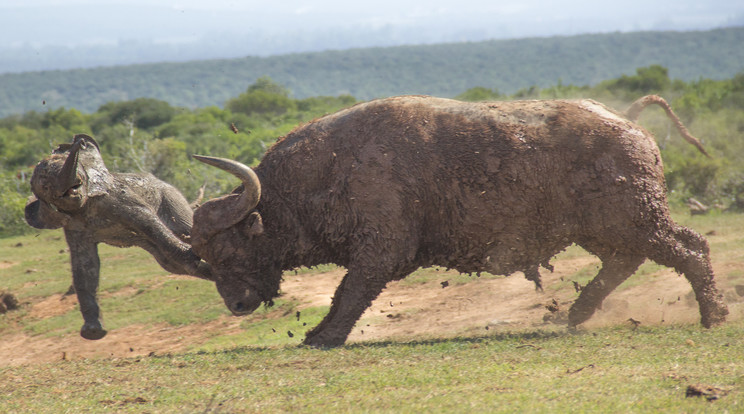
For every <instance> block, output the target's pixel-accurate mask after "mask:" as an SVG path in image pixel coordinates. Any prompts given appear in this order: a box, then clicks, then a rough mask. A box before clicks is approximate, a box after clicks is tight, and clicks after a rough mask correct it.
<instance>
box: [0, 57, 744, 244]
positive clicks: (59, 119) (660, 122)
mask: <svg viewBox="0 0 744 414" xmlns="http://www.w3.org/2000/svg"><path fill="white" fill-rule="evenodd" d="M652 93H653V94H659V95H661V96H662V97H664V98H665V99H666V100H667V101H668V102H669V103H670V104H671V105H672V107H673V108H674V110H675V112H676V113H677V114H678V115H679V116H680V117H681V119H682V121H683V123H684V124H685V125H686V126H687V127H688V129H689V130H690V132H691V133H692V134H693V135H695V136H697V137H698V138H700V139H701V140H702V142H703V144H704V146H705V147H706V149H707V150H708V152H709V153H710V154H711V155H712V158H705V157H703V156H701V154H699V153H698V152H697V151H696V150H695V149H694V148H693V147H692V146H691V145H689V144H687V143H686V142H685V141H684V140H683V139H682V138H681V137H679V136H678V134H677V131H676V130H675V129H674V128H673V125H672V124H671V123H670V121H669V120H668V119H667V118H666V116H665V114H664V112H663V111H662V110H661V109H659V108H657V107H655V106H654V107H650V108H648V109H647V110H646V111H644V113H643V114H642V115H641V118H640V120H639V123H640V124H641V125H643V126H644V127H645V128H646V129H648V130H650V131H651V132H652V133H653V134H654V135H655V136H656V138H657V142H658V143H659V146H660V148H661V149H662V157H663V160H664V163H665V171H666V177H667V185H668V188H669V191H670V199H671V201H672V202H673V203H678V204H681V203H683V202H684V201H685V200H687V199H688V198H689V197H695V198H697V199H698V200H700V201H702V202H704V203H706V204H708V205H715V206H718V207H719V208H721V209H727V210H731V211H741V210H744V167H742V166H744V139H742V132H744V72H741V73H739V74H738V75H736V76H734V77H733V78H730V79H723V80H711V79H703V78H701V79H698V80H694V81H682V80H678V79H671V78H670V77H669V73H668V70H667V68H665V67H663V66H659V65H652V66H648V67H641V68H638V69H637V70H636V73H635V74H634V75H622V76H620V77H618V78H616V79H611V80H606V81H602V82H599V83H597V84H596V85H594V86H576V85H570V84H564V83H563V82H558V84H557V85H554V86H550V87H539V86H532V87H529V88H525V89H521V90H518V91H516V92H515V93H512V94H504V93H501V92H500V91H499V90H497V89H491V88H486V87H473V88H470V89H467V90H464V91H462V92H461V93H460V94H459V95H457V96H456V98H457V99H461V100H466V101H482V100H510V99H552V98H593V99H596V100H598V101H600V102H602V103H604V104H606V105H608V106H611V107H613V108H616V109H618V110H624V109H625V108H626V107H627V105H628V104H629V103H631V102H632V101H634V100H635V99H637V98H639V97H641V96H643V95H647V94H652ZM355 102H357V100H356V99H355V98H354V97H352V96H350V95H339V96H318V97H309V98H303V99H297V98H295V97H294V96H293V94H292V92H291V91H290V90H289V89H287V88H286V87H285V86H283V85H281V84H278V83H277V82H275V81H273V80H272V79H270V78H267V77H262V78H259V79H258V80H256V81H255V82H254V83H253V84H251V85H250V86H249V87H248V88H247V90H245V91H244V92H243V93H240V94H239V95H237V96H235V97H233V98H229V99H228V100H227V101H226V102H225V103H224V106H223V107H222V108H220V107H217V106H208V107H202V108H195V109H194V108H184V107H177V106H173V105H171V104H169V103H167V102H165V101H162V100H158V99H154V98H137V99H134V100H125V101H114V100H112V101H111V102H108V103H104V104H103V105H101V106H100V107H98V109H97V110H95V112H92V113H84V112H81V111H80V110H78V109H74V108H56V109H49V110H47V111H45V112H37V111H28V112H25V113H23V114H18V115H11V116H7V117H5V118H2V119H0V237H7V236H11V235H17V234H21V233H24V232H30V231H33V229H32V228H31V227H29V226H28V225H26V223H25V221H24V220H23V207H24V205H25V202H26V198H27V197H28V196H29V195H30V194H31V191H30V188H29V184H28V181H29V178H30V175H31V173H32V171H33V168H34V166H35V165H36V163H37V162H38V161H39V160H41V159H42V158H44V157H46V156H47V155H48V154H49V153H50V152H51V151H52V149H54V148H56V146H57V145H58V144H61V143H64V142H69V141H70V139H71V138H72V136H73V135H74V134H77V133H88V134H91V135H93V136H94V137H95V139H96V140H97V141H98V143H99V144H100V146H101V150H102V152H103V157H104V161H105V162H106V165H107V166H108V168H109V169H110V170H111V171H118V172H137V171H139V172H150V173H152V174H154V175H155V176H157V177H158V178H160V179H162V180H165V181H167V182H169V183H171V184H173V185H175V186H176V187H177V188H179V189H180V190H181V191H182V192H183V193H184V194H185V195H186V197H187V198H188V199H194V198H195V197H196V195H197V193H198V189H199V187H201V186H202V185H203V184H206V185H207V188H206V194H207V196H210V195H215V194H218V193H221V192H226V191H229V190H231V189H232V187H233V186H234V185H235V182H234V180H231V179H230V178H229V177H224V174H219V172H218V171H217V170H216V169H214V168H209V167H206V166H204V165H202V164H201V163H197V162H193V161H192V160H191V158H190V156H191V155H192V154H208V155H215V156H221V157H227V158H232V159H236V160H239V161H241V162H243V163H246V164H248V165H255V164H257V163H258V162H259V160H260V159H261V157H262V155H263V153H264V152H265V151H266V149H267V148H268V147H269V146H271V145H272V144H273V143H274V142H275V140H276V139H277V138H278V137H280V136H283V135H285V134H287V133H288V132H289V131H291V130H292V129H293V128H294V127H296V126H297V125H299V124H301V123H303V122H307V121H309V120H312V119H314V118H317V117H319V116H322V115H324V114H327V113H331V112H334V111H336V110H339V109H341V108H344V107H348V106H351V105H352V104H354V103H355Z"/></svg>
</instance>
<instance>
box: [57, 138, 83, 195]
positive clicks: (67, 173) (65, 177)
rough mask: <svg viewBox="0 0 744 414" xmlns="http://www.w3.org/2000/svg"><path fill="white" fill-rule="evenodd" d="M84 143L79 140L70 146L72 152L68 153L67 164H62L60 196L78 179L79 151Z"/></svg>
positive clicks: (58, 185) (58, 191)
mask: <svg viewBox="0 0 744 414" xmlns="http://www.w3.org/2000/svg"><path fill="white" fill-rule="evenodd" d="M82 145H83V141H82V140H77V141H76V142H75V143H74V144H73V145H72V147H70V153H69V155H67V159H66V160H65V164H64V165H63V166H62V171H60V172H59V178H58V181H57V194H58V195H59V196H62V195H63V194H64V193H66V192H67V190H69V189H70V188H72V187H73V186H74V185H75V181H76V180H77V165H78V152H79V151H80V148H81V147H82Z"/></svg>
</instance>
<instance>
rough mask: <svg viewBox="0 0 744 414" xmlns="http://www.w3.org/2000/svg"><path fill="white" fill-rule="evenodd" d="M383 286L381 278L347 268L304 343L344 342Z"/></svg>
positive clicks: (325, 343)
mask: <svg viewBox="0 0 744 414" xmlns="http://www.w3.org/2000/svg"><path fill="white" fill-rule="evenodd" d="M385 285H386V282H384V281H382V280H380V279H377V278H373V277H365V273H363V272H359V271H353V270H349V272H347V273H346V275H345V276H344V278H343V280H342V281H341V284H340V285H339V286H338V288H337V289H336V293H335V294H334V295H333V300H332V303H331V309H330V311H329V312H328V314H327V315H326V316H325V318H323V320H322V321H321V322H320V324H318V326H316V327H314V328H313V329H311V330H310V331H308V332H307V334H306V336H305V341H304V344H305V345H310V346H314V347H318V348H324V347H336V346H341V345H343V344H344V342H346V338H347V337H348V336H349V333H351V330H352V329H353V328H354V325H355V324H356V322H357V320H359V318H360V317H361V316H362V314H363V313H364V311H365V310H367V308H369V307H370V305H372V301H374V300H375V299H376V298H377V296H379V295H380V292H382V289H384V288H385Z"/></svg>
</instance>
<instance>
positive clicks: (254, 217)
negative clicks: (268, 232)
mask: <svg viewBox="0 0 744 414" xmlns="http://www.w3.org/2000/svg"><path fill="white" fill-rule="evenodd" d="M263 231H264V227H263V220H262V219H261V215H260V214H258V212H257V211H254V212H252V213H251V214H249V215H248V217H246V219H245V227H244V228H243V234H245V235H246V236H258V235H260V234H263Z"/></svg>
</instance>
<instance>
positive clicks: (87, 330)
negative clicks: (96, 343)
mask: <svg viewBox="0 0 744 414" xmlns="http://www.w3.org/2000/svg"><path fill="white" fill-rule="evenodd" d="M106 333H107V331H106V330H105V329H103V326H101V324H100V323H86V324H85V325H83V327H82V328H81V329H80V336H82V337H83V338H85V339H90V340H97V339H101V338H103V337H104V336H106Z"/></svg>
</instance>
